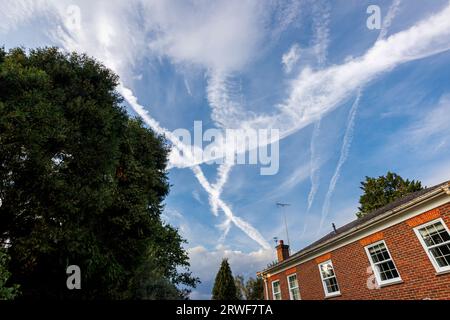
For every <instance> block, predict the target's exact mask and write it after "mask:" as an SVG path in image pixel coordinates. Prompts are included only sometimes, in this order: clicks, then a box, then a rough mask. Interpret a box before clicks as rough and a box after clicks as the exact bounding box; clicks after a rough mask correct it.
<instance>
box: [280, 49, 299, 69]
mask: <svg viewBox="0 0 450 320" xmlns="http://www.w3.org/2000/svg"><path fill="white" fill-rule="evenodd" d="M300 55H301V49H300V46H299V45H298V43H294V44H293V45H292V46H291V48H290V49H289V51H288V52H286V53H285V54H283V56H282V57H281V63H282V64H283V67H284V71H286V73H290V72H291V71H292V68H293V67H294V66H295V64H296V63H297V61H298V60H299V59H300Z"/></svg>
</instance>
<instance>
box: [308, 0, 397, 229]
mask: <svg viewBox="0 0 450 320" xmlns="http://www.w3.org/2000/svg"><path fill="white" fill-rule="evenodd" d="M400 3H401V1H400V0H394V2H393V3H392V4H391V6H390V7H389V10H388V12H387V14H386V17H385V19H384V20H383V26H382V28H381V30H380V33H379V35H378V39H377V41H379V40H381V39H383V38H384V37H385V36H386V34H387V32H388V29H389V27H390V25H391V23H392V21H393V20H394V18H395V16H396V15H397V13H398V10H399V6H400ZM362 94H363V89H362V87H360V88H359V89H358V91H357V93H356V98H355V100H354V101H353V104H352V107H351V109H350V114H349V116H348V121H347V127H346V129H345V135H344V140H343V142H342V147H341V154H340V156H339V160H338V163H337V166H336V169H335V171H334V174H333V176H332V178H331V181H330V184H329V186H328V191H327V194H326V196H325V201H324V203H323V207H322V217H321V219H320V224H319V229H318V231H317V232H318V233H319V232H320V229H321V228H322V226H323V223H324V220H325V218H326V217H327V215H328V213H329V211H330V205H331V197H332V196H333V193H334V190H335V188H336V185H337V182H338V180H339V177H340V176H341V170H342V167H343V166H344V164H345V162H346V161H347V158H348V155H349V152H350V147H351V144H352V141H353V134H354V133H353V132H354V127H355V121H356V113H357V111H358V107H359V101H360V99H361V96H362Z"/></svg>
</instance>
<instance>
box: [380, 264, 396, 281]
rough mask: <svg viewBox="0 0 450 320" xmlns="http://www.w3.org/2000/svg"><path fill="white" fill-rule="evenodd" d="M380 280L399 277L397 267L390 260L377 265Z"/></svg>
mask: <svg viewBox="0 0 450 320" xmlns="http://www.w3.org/2000/svg"><path fill="white" fill-rule="evenodd" d="M377 267H378V271H379V274H380V278H381V281H385V280H390V279H395V278H398V277H399V274H398V272H397V269H396V268H395V265H394V263H393V262H392V260H389V261H386V262H383V263H380V264H378V265H377Z"/></svg>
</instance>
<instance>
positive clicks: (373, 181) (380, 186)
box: [356, 172, 423, 218]
mask: <svg viewBox="0 0 450 320" xmlns="http://www.w3.org/2000/svg"><path fill="white" fill-rule="evenodd" d="M360 188H361V189H362V190H363V194H362V195H361V197H360V198H359V204H360V207H359V208H358V209H359V212H358V213H357V214H356V215H357V216H358V218H361V217H363V216H365V215H366V214H367V213H369V212H371V211H374V210H376V209H379V208H381V207H383V206H385V205H387V204H388V203H390V202H392V201H394V200H396V199H398V198H401V197H403V196H405V195H407V194H408V193H411V192H415V191H419V190H422V189H423V187H422V184H421V182H420V181H416V180H411V181H410V180H408V179H406V180H405V179H403V178H402V177H401V176H399V175H398V174H396V173H392V172H388V173H387V174H386V175H385V176H380V177H378V178H371V177H366V180H365V181H363V182H361V187H360Z"/></svg>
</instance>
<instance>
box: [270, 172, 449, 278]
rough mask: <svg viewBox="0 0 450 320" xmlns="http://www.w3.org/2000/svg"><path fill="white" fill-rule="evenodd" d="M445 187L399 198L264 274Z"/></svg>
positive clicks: (443, 184)
mask: <svg viewBox="0 0 450 320" xmlns="http://www.w3.org/2000/svg"><path fill="white" fill-rule="evenodd" d="M444 186H447V187H448V186H450V180H449V181H446V182H443V183H440V184H437V185H435V186H433V187H429V188H424V189H422V190H419V191H416V192H412V193H409V194H407V195H406V196H404V197H402V198H399V199H397V200H395V201H393V202H391V203H389V204H387V205H385V206H383V207H381V208H379V209H377V210H374V211H372V212H370V213H368V214H366V215H365V216H364V217H362V218H358V219H356V220H353V221H352V222H350V223H347V224H346V225H344V226H342V227H340V228H337V229H336V231H332V232H330V233H328V234H327V235H325V236H323V237H322V238H320V239H319V240H317V241H315V242H313V243H311V244H310V245H308V246H306V247H304V248H303V249H301V250H300V251H297V252H296V253H294V254H293V255H291V256H290V257H289V258H288V259H286V260H284V261H282V262H279V263H277V264H275V265H273V266H271V267H269V268H267V269H266V270H264V271H263V272H265V271H269V270H271V269H273V268H276V267H279V266H281V265H284V264H286V263H288V262H289V261H292V260H294V259H295V258H297V257H300V256H303V255H304V254H306V253H307V252H309V251H311V250H312V249H313V248H316V247H320V246H321V245H323V244H325V243H330V242H333V241H334V240H335V239H337V238H340V236H341V235H343V234H345V233H346V232H349V231H350V230H352V229H355V228H357V227H358V226H362V225H364V224H366V223H369V222H370V221H371V220H374V219H375V218H376V217H378V216H382V215H383V214H385V213H388V212H390V211H392V212H391V214H393V213H394V210H395V209H396V208H399V207H402V206H403V205H406V204H408V203H409V202H411V201H413V200H415V199H417V198H420V197H421V196H425V195H426V194H429V193H433V191H437V190H438V189H442V187H444Z"/></svg>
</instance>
